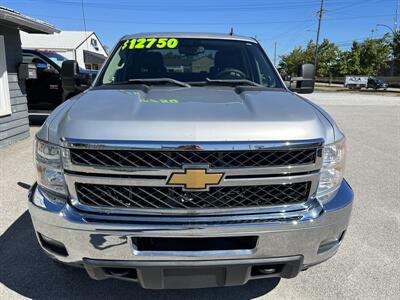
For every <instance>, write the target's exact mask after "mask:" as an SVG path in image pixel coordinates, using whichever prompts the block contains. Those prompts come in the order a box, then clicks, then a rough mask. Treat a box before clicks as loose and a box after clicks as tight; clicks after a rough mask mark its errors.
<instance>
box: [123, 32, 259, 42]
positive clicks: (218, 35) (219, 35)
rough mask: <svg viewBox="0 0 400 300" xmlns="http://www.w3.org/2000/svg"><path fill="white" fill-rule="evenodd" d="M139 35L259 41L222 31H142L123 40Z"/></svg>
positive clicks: (124, 37)
mask: <svg viewBox="0 0 400 300" xmlns="http://www.w3.org/2000/svg"><path fill="white" fill-rule="evenodd" d="M139 37H146V38H163V37H174V38H198V39H217V40H233V41H244V42H249V43H257V44H258V41H257V40H256V39H255V38H252V37H247V36H241V35H235V34H233V35H231V34H222V33H207V32H141V33H135V34H129V35H125V36H123V37H122V38H121V40H126V39H133V38H139Z"/></svg>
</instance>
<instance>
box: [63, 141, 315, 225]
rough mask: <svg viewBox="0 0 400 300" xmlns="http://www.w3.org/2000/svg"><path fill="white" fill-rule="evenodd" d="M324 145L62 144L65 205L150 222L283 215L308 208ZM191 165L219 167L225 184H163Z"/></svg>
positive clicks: (108, 142) (287, 143)
mask: <svg viewBox="0 0 400 300" xmlns="http://www.w3.org/2000/svg"><path fill="white" fill-rule="evenodd" d="M322 146H323V140H310V141H296V142H271V143H268V142H267V143H262V142H254V143H230V142H227V143H222V142H219V143H200V144H198V145H193V144H192V143H188V144H180V143H175V142H164V143H152V142H147V143H146V142H142V143H135V142H112V141H97V142H96V141H82V140H78V141H77V140H68V141H67V140H66V141H64V143H63V153H62V154H63V155H62V157H63V166H64V169H65V179H66V182H67V186H68V190H69V193H70V196H71V201H70V202H71V204H72V205H73V206H75V207H76V208H77V209H79V210H81V211H84V212H89V213H96V214H97V215H100V214H104V213H105V214H106V215H107V216H110V215H114V216H117V215H118V216H119V215H125V214H129V215H131V216H133V215H135V216H146V218H147V219H148V220H150V219H151V220H152V222H153V221H154V218H157V217H155V216H160V217H161V216H171V217H173V218H175V217H177V216H178V215H196V216H197V217H198V216H213V217H214V218H215V216H217V215H227V214H230V215H243V214H248V215H249V218H250V216H251V215H253V214H266V213H268V214H271V213H279V214H281V213H282V212H285V216H283V217H286V214H288V213H290V212H292V213H295V212H299V211H301V210H304V209H307V208H308V207H309V205H310V204H311V203H313V202H314V196H315V193H316V190H317V187H318V181H319V170H320V168H321V166H322ZM193 167H194V168H196V167H200V168H205V169H210V170H211V172H213V171H214V170H216V169H217V170H218V172H219V173H223V174H224V176H223V179H222V180H221V181H220V182H219V184H217V185H215V186H212V185H211V186H210V188H209V190H207V191H206V190H202V191H187V190H186V191H185V190H183V189H182V187H178V186H172V185H169V184H168V180H169V178H170V177H171V175H172V174H173V173H181V172H183V170H184V169H185V168H193ZM214 172H215V171H214ZM279 216H280V215H279ZM275 217H276V216H275ZM142 219H143V218H142ZM208 221H209V220H208V219H207V222H208Z"/></svg>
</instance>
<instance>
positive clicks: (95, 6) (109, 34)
mask: <svg viewBox="0 0 400 300" xmlns="http://www.w3.org/2000/svg"><path fill="white" fill-rule="evenodd" d="M0 6H6V7H8V8H12V9H14V10H17V11H19V12H21V13H23V14H26V15H28V16H31V17H34V18H37V19H40V20H43V21H45V22H48V23H50V24H53V25H54V26H56V27H57V28H59V29H60V30H82V31H83V30H84V29H85V25H84V21H83V19H84V18H83V12H84V15H85V21H86V30H87V31H95V32H96V33H97V35H98V36H99V38H100V40H101V42H102V43H103V44H104V45H107V46H109V47H110V48H112V47H113V46H114V45H115V43H116V42H117V41H118V40H119V39H120V38H121V37H122V36H123V35H125V34H132V33H138V32H154V31H156V32H159V31H164V32H165V31H185V32H218V33H229V32H230V30H231V28H233V32H234V33H235V34H240V35H247V36H253V37H256V38H257V39H258V40H259V41H260V43H261V44H262V46H263V47H264V49H265V50H266V51H267V53H268V54H269V56H270V57H271V59H272V58H273V56H274V45H275V43H276V55H277V57H279V56H280V55H283V54H287V53H289V52H290V51H291V50H292V49H293V48H294V47H296V46H304V45H306V43H307V42H308V41H309V40H310V39H314V40H315V37H316V29H317V24H318V11H319V8H320V0H284V1H282V0H246V1H245V0H241V1H238V0H197V1H193V0H169V1H167V0H165V1H161V0H157V1H156V0H146V1H143V0H132V1H128V0H83V8H84V9H83V11H82V0H0ZM396 6H397V7H398V9H399V14H400V7H399V0H325V1H324V16H323V19H322V25H321V37H320V38H321V40H322V39H323V38H328V39H329V40H330V41H333V42H335V43H337V44H338V45H339V46H340V47H341V48H342V49H346V48H349V47H350V46H351V42H352V41H353V40H363V39H365V38H369V37H381V36H382V35H384V34H385V33H386V32H388V31H389V29H387V28H385V27H379V26H378V27H377V26H376V25H377V24H386V25H388V26H390V27H391V28H393V27H394V19H395V11H396Z"/></svg>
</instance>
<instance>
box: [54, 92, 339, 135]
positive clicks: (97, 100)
mask: <svg viewBox="0 0 400 300" xmlns="http://www.w3.org/2000/svg"><path fill="white" fill-rule="evenodd" d="M68 102H70V103H69V104H66V105H65V109H59V111H61V112H59V113H58V115H57V116H51V118H49V119H50V120H51V121H50V122H49V123H50V124H48V126H49V128H48V129H49V131H48V135H49V136H48V139H49V140H50V141H53V142H57V143H58V142H59V141H60V139H61V138H73V139H85V140H91V139H93V140H113V141H289V140H291V141H293V140H308V139H316V138H323V139H325V142H327V140H333V128H332V126H331V124H330V123H329V122H328V121H327V119H326V118H324V117H323V115H322V114H321V113H320V112H319V110H318V109H316V108H315V107H314V106H313V105H310V104H309V103H308V102H307V101H305V100H303V99H302V98H300V97H298V96H297V95H295V94H292V93H291V92H288V91H285V90H263V91H259V90H250V91H243V92H241V93H237V92H236V91H235V89H233V88H231V87H215V86H214V87H190V88H181V87H178V88H171V87H153V88H151V89H149V91H147V92H144V91H142V90H135V89H126V88H121V89H106V88H103V89H91V90H88V91H86V92H85V93H83V94H81V95H79V96H77V97H75V98H73V99H72V100H70V101H68Z"/></svg>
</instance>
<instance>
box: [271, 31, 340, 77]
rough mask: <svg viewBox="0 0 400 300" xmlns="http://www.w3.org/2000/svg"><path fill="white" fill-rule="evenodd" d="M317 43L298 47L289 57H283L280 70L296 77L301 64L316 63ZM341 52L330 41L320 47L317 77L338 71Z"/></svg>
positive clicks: (325, 40) (325, 41) (323, 42)
mask: <svg viewBox="0 0 400 300" xmlns="http://www.w3.org/2000/svg"><path fill="white" fill-rule="evenodd" d="M314 55H315V43H314V42H313V41H312V40H311V41H309V42H308V43H307V46H306V48H302V47H296V48H295V49H293V51H292V52H290V53H289V54H288V55H283V56H281V62H280V64H279V67H280V68H283V69H285V71H286V72H287V73H288V74H290V75H292V76H293V75H296V73H297V68H298V66H299V65H301V64H305V63H314ZM339 55H340V50H339V48H338V47H337V46H336V45H335V44H333V43H331V42H330V41H329V40H328V39H324V40H323V41H322V43H321V44H320V45H319V46H318V70H317V76H322V77H325V76H329V74H330V72H332V71H334V70H335V69H336V65H337V63H338V60H339Z"/></svg>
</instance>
